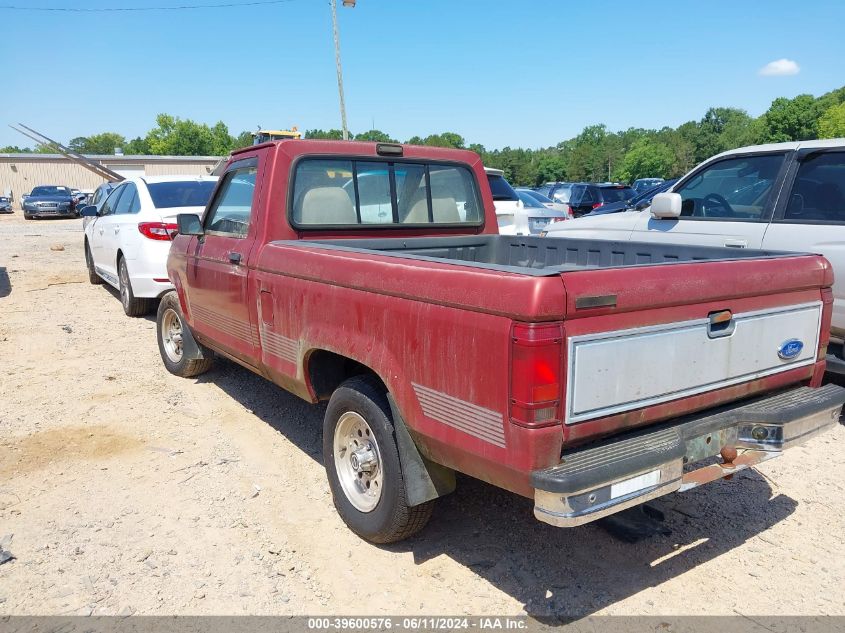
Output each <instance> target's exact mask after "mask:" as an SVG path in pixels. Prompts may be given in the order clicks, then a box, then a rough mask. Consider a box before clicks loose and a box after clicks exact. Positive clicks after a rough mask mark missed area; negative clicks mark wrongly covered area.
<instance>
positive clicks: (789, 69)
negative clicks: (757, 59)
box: [759, 57, 801, 77]
mask: <svg viewBox="0 0 845 633" xmlns="http://www.w3.org/2000/svg"><path fill="white" fill-rule="evenodd" d="M799 72H801V67H800V66H799V65H798V62H796V61H793V60H791V59H786V58H785V57H784V58H783V59H776V60H775V61H773V62H769V63H768V64H766V65H765V66H763V67H762V68H761V69H760V73H759V74H760V75H762V76H763V77H785V76H786V75H797V74H798V73H799Z"/></svg>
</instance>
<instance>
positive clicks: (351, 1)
mask: <svg viewBox="0 0 845 633" xmlns="http://www.w3.org/2000/svg"><path fill="white" fill-rule="evenodd" d="M331 5H332V30H333V31H334V58H335V62H336V63H337V92H338V94H339V95H340V124H341V126H342V128H343V140H344V141H348V140H349V129H348V128H347V127H346V103H345V102H344V100H343V69H342V68H341V66H340V35H338V31H337V0H331ZM343 6H345V7H354V6H355V0H343Z"/></svg>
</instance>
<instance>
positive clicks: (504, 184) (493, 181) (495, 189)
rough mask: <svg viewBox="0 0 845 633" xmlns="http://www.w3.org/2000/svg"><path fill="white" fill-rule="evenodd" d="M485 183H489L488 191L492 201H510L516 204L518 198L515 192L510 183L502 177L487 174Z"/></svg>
mask: <svg viewBox="0 0 845 633" xmlns="http://www.w3.org/2000/svg"><path fill="white" fill-rule="evenodd" d="M487 182H489V183H490V191H491V192H492V193H493V200H497V201H498V200H510V201H513V202H516V201H517V200H519V196H517V195H516V191H514V190H513V187H511V186H510V183H509V182H508V181H507V180H505V179H504V177H502V176H499V175H496V174H487Z"/></svg>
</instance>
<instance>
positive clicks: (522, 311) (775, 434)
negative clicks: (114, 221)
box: [86, 140, 845, 543]
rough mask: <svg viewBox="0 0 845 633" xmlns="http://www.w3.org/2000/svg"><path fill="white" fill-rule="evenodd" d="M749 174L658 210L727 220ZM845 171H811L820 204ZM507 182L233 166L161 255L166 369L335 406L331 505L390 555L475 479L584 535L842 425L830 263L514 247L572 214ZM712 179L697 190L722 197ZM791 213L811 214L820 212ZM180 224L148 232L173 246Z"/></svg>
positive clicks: (574, 246)
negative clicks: (258, 380)
mask: <svg viewBox="0 0 845 633" xmlns="http://www.w3.org/2000/svg"><path fill="white" fill-rule="evenodd" d="M783 158H784V160H786V158H785V156H784V157H783ZM783 167H785V168H787V171H788V169H789V166H788V165H787V163H784V165H783ZM750 168H751V165H750V164H744V165H743V166H735V171H734V172H732V173H731V174H728V173H724V174H721V177H722V178H721V179H722V180H724V183H723V185H724V187H720V188H719V191H721V192H722V193H721V194H720V197H719V198H716V197H714V196H709V197H708V198H707V200H706V201H702V200H701V199H700V198H699V197H698V194H696V195H690V196H689V198H688V200H679V199H675V198H671V196H677V195H679V194H674V193H670V194H658V195H657V196H655V199H654V201H653V203H652V208H653V209H654V210H655V211H656V213H657V214H658V216H659V217H661V218H670V217H671V216H672V214H673V213H674V214H675V216H676V219H677V216H678V215H680V213H681V210H682V207H684V206H685V205H687V206H689V207H690V208H691V209H692V210H693V211H695V210H698V209H700V208H701V209H703V210H704V211H706V213H703V214H701V215H700V217H708V214H709V213H710V212H711V211H712V212H714V213H715V212H718V213H720V214H724V213H727V208H726V206H725V204H726V203H730V200H731V199H732V196H730V195H729V192H730V191H733V188H736V187H738V188H739V189H745V188H746V187H748V186H750V187H751V189H750V191H751V192H754V193H748V194H747V195H748V196H749V197H750V198H752V199H756V198H757V197H758V196H759V195H763V194H762V193H759V194H758V192H759V189H758V188H757V187H755V186H754V177H753V173H752V171H749V169H750ZM771 168H772V166H771V165H769V166H767V167H765V169H763V171H766V172H767V173H768V170H770V169H771ZM829 168H830V166H829V164H828V163H824V164H823V165H822V166H818V167H816V168H815V169H814V170H813V171H811V172H809V173H807V174H806V180H807V182H808V183H812V184H808V185H807V194H808V196H809V195H810V194H809V190H810V189H811V188H813V187H816V186H820V185H819V184H818V183H819V178H820V177H821V174H819V173H818V171H819V170H822V171H825V172H826V171H827V170H829ZM761 169H762V168H761ZM777 173H779V174H780V173H782V172H780V171H778V172H777ZM500 177H501V173H496V172H491V170H487V172H486V173H485V170H484V169H483V167H482V165H481V161H480V159H479V157H478V156H477V155H476V154H474V153H472V152H468V151H463V150H451V149H443V148H431V147H414V146H403V145H394V144H386V143H356V142H344V141H316V140H300V141H281V142H279V143H267V144H264V145H259V146H255V147H250V148H244V149H242V150H238V151H236V152H234V154H233V155H232V158H231V160H230V161H229V162H228V163H227V166H226V169H225V172H224V173H223V174H222V176H221V177H220V182H219V184H218V186H217V187H216V189H215V191H214V193H213V195H212V197H211V199H210V201H209V202H208V204H207V206H206V208H205V211H204V212H203V213H202V215H201V216H198V215H197V213H196V212H194V210H191V211H190V212H189V213H179V214H178V215H177V216H176V218H175V220H176V225H177V227H178V232H177V234H176V236H175V238H174V239H173V241H172V243H170V242H169V241H167V242H165V241H163V242H162V243H163V244H166V245H167V246H168V247H169V255H168V259H167V272H166V273H165V276H166V277H167V278H168V279H169V280H170V281H172V282H173V284H174V286H175V289H174V290H173V291H172V292H167V293H166V294H165V295H164V296H163V297H162V299H161V302H160V304H159V307H158V312H157V318H156V333H157V340H158V346H159V351H160V354H161V358H162V362H163V364H164V366H165V367H166V369H167V370H168V371H170V372H171V373H173V374H175V375H177V376H182V377H192V376H196V375H199V374H202V373H204V372H206V371H208V369H209V368H210V367H211V365H212V363H213V360H214V357H215V356H216V355H219V356H223V357H226V358H229V359H232V360H234V361H236V362H238V363H239V364H241V365H243V366H244V367H246V368H249V369H250V370H252V371H254V372H256V373H258V374H260V375H262V376H264V377H266V378H267V379H269V380H271V381H273V382H274V383H275V384H277V385H279V386H281V387H283V388H285V389H287V390H289V391H291V392H292V393H294V394H296V395H298V396H300V397H302V398H303V399H305V400H307V401H309V402H312V403H316V402H319V401H327V406H326V409H325V415H324V420H323V434H322V436H323V460H324V465H325V469H326V474H327V478H328V484H329V488H330V489H331V492H332V497H333V500H334V504H335V508H336V509H337V511H338V513H339V515H340V517H341V518H342V519H343V521H344V522H345V523H346V524H347V525H348V526H349V528H350V529H351V530H353V531H354V532H355V533H357V534H359V535H360V536H362V537H363V538H365V539H367V540H369V541H372V542H376V543H388V542H392V541H398V540H401V539H404V538H408V537H409V536H411V535H413V534H414V533H416V532H417V531H419V530H420V529H422V528H423V526H424V525H425V523H426V522H427V520H428V518H429V517H430V516H431V513H432V504H433V503H434V501H435V500H436V499H437V498H438V497H440V496H443V495H445V494H449V493H450V492H452V491H453V490H454V488H455V486H456V477H455V473H456V472H461V473H464V474H466V475H470V476H473V477H477V478H480V479H483V480H484V481H486V482H488V483H490V484H493V485H496V486H500V487H502V488H505V489H507V490H510V491H512V492H515V493H518V494H521V495H524V496H526V497H528V498H530V499H532V500H533V503H534V516H535V517H536V518H537V519H539V520H541V521H544V522H546V523H550V524H552V525H555V526H559V527H571V526H576V525H580V524H583V523H586V522H589V521H592V520H595V519H598V518H601V517H604V516H607V515H609V514H612V513H614V512H618V511H620V510H622V509H625V508H629V507H631V506H634V505H636V504H639V503H643V502H644V501H646V500H649V499H653V498H655V497H657V496H661V495H664V494H668V493H670V492H675V491H681V490H687V489H690V488H693V487H695V486H698V485H701V484H705V483H709V482H711V481H715V480H717V479H720V478H722V477H726V476H732V475H733V474H734V473H736V472H738V471H739V470H742V469H744V468H749V467H753V466H755V465H757V464H759V463H761V462H763V461H765V460H768V459H771V458H772V457H776V456H778V455H780V454H781V453H782V452H783V451H784V450H787V449H789V448H791V447H792V446H794V445H796V444H798V443H800V442H802V441H804V440H805V439H807V438H809V437H811V436H813V435H816V434H818V433H821V432H823V431H825V430H828V429H830V428H832V427H833V426H835V425H836V424H837V421H838V418H839V414H840V412H841V408H842V404H843V402H845V389H843V388H842V387H839V386H836V385H826V386H824V387H822V386H821V384H822V377H823V372H824V367H825V362H824V350H825V349H826V347H827V342H828V331H827V328H826V327H825V326H826V324H827V323H828V320H829V319H830V314H831V305H830V302H829V293H830V290H829V286H830V284H831V283H832V279H833V277H832V271H831V268H830V264H829V263H828V262H827V261H825V259H824V258H822V257H820V256H817V255H811V254H801V253H775V252H772V251H762V250H754V249H745V250H728V249H725V248H712V247H707V246H697V245H689V244H687V245H673V244H666V243H653V244H650V245H649V244H639V243H638V244H630V245H627V244H621V245H620V244H618V243H617V244H612V245H611V244H610V243H609V242H607V241H603V240H601V239H572V240H568V241H567V242H566V243H565V244H563V243H555V241H554V240H552V239H548V238H541V237H535V236H530V235H528V236H523V235H515V234H511V235H501V234H500V231H499V225H500V224H502V223H503V221H504V224H505V226H506V227H514V228H516V229H519V226H518V225H519V223H520V222H521V221H522V220H521V219H520V216H522V219H525V220H530V219H531V218H537V217H547V216H542V215H534V214H540V213H551V212H553V211H552V210H551V209H549V208H548V207H547V206H545V205H544V204H543V203H540V202H538V203H537V204H538V205H539V206H533V203H532V202H530V201H533V200H535V199H534V198H533V197H530V196H527V195H523V196H522V197H520V196H519V195H518V194H517V193H516V192H513V189H512V188H511V187H510V186H509V185H507V183H504V182H503V179H502V180H499V178H500ZM690 178H691V179H692V180H686V179H682V181H681V182H680V183H679V185H680V186H681V187H683V185H684V182H690V183H692V184H691V185H690V186H691V187H693V188H696V187H697V188H698V191H699V193H700V192H701V191H704V189H707V186H705V185H708V186H709V185H710V184H713V181H712V180H711V176H706V177H702V178H701V179H698V177H697V176H696V175H695V174H693V175H692V176H691V177H690ZM726 178H727V180H725V179H726ZM799 180H800V179H799ZM130 185H131V183H129V184H126V185H122V186H121V188H122V189H123V193H121V191H120V189H121V188H119V189H118V190H116V191H115V192H113V193H112V194H111V195H110V197H109V200H110V199H111V197H112V196H115V197H116V198H118V200H117V206H123V205H124V199H125V197H126V196H127V195H128V196H130V202H129V203H126V204H128V207H127V208H128V209H129V210H130V211H131V210H132V209H135V208H136V207H137V206H138V204H137V203H136V202H135V200H136V197H137V196H138V195H139V194H140V189H138V190H137V191H133V190H132V189H131V187H130ZM505 185H507V186H505ZM149 187H152V185H151V184H150V185H149ZM701 187H704V189H701ZM130 192H131V193H130ZM362 192H364V195H363V196H362V195H361V193H362ZM694 193H695V192H694ZM150 194H151V197H152V198H154V197H155V196H154V195H153V194H152V192H150ZM491 194H492V195H491ZM814 194H817V195H818V196H823V195H824V196H830V195H831V194H830V193H829V192H816V191H815V190H814ZM661 196H664V198H662V199H661ZM665 196H670V198H665ZM494 198H498V200H494ZM689 200H694V201H695V202H689ZM723 200H724V202H723ZM496 202H506V203H508V204H509V205H510V206H507V207H504V206H502V207H499V206H497V205H496V204H495V203H496ZM515 202H520V203H522V207H519V206H518V205H515V204H514V203H515ZM107 204H108V200H107ZM751 204H752V206H753V202H752V203H751ZM794 204H795V208H796V209H798V210H799V211H800V213H802V214H804V213H806V214H807V215H808V216H810V217H815V216H814V214H815V213H816V211H815V209H816V207H814V206H812V205H814V204H818V201H817V200H813V201H810V200H809V199H805V200H802V201H801V202H800V204H799V202H795V203H794ZM140 206H142V207H143V204H141V205H140ZM733 208H734V211H736V212H737V213H739V212H740V211H742V212H743V213H749V214H750V213H751V211H750V210H749V209H747V208H743V209H738V208H736V207H733ZM86 211H87V210H86ZM138 212H139V213H140V210H139V211H138ZM171 212H172V209H171V211H167V213H168V214H169V213H171ZM151 213H152V212H151ZM156 213H159V212H156ZM160 213H161V217H160V218H157V219H156V220H153V219H152V217H151V218H150V221H158V220H159V219H160V221H161V222H162V223H163V226H158V225H157V226H156V230H160V231H161V233H160V234H161V235H162V236H165V235H170V234H171V227H170V222H172V219H171V217H170V216H169V215H167V216H166V215H165V212H160ZM636 215H638V214H636V213H619V214H615V215H609V216H605V217H607V218H610V219H614V218H616V217H617V216H628V217H635V216H636ZM102 219H103V218H102V217H99V218H98V219H97V220H96V222H94V223H92V225H89V226H88V227H87V228H86V239H96V238H95V237H94V236H95V235H97V234H98V231H99V230H100V229H101V228H103V227H98V224H99V223H100V221H101V220H102ZM588 221H589V220H587V219H581V220H568V221H563V222H555V223H550V224H549V225H548V229H549V233H551V232H552V231H551V229H554V228H556V227H565V226H570V225H571V226H573V227H574V226H577V225H578V224H580V223H587V222H588ZM661 221H667V220H661ZM668 221H670V222H671V220H668ZM107 227H108V225H106V230H105V231H104V234H109V230H108V228H107ZM138 227H139V229H140V227H141V224H139V225H138ZM129 232H130V233H131V232H132V231H131V230H130V231H129ZM142 232H143V231H142ZM561 235H562V236H563V235H564V234H563V233H561ZM109 252H110V253H112V254H113V253H114V251H113V250H111V251H109ZM107 259H108V258H107ZM119 261H120V260H119V259H118V264H117V268H118V269H120V268H121V266H120V264H119ZM89 262H90V258H89ZM106 265H108V266H114V262H113V261H108V262H107V264H102V266H101V268H102V269H103V270H105V266H106ZM89 270H90V268H89ZM108 273H109V274H110V275H111V274H113V273H111V271H108ZM94 274H95V275H96V274H99V273H98V271H97V264H95V267H94ZM117 277H118V278H117V283H118V284H122V285H123V287H125V286H126V284H124V283H123V282H122V280H121V275H120V274H119V273H118V274H117ZM691 280H694V282H695V283H691V282H690V281H691ZM92 281H96V277H93V276H92ZM121 294H122V295H123V293H121ZM691 359H693V360H691ZM805 471H806V472H805V473H804V476H805V477H807V479H808V480H812V472H813V469H812V464H811V463H810V464H808V465H807V467H806V469H805ZM738 483H739V485H741V484H742V479H741V478H740V479H739V481H738ZM717 511H718V512H726V513H727V512H731V509H730V508H722V509H719V510H717ZM740 516H741V511H737V517H740Z"/></svg>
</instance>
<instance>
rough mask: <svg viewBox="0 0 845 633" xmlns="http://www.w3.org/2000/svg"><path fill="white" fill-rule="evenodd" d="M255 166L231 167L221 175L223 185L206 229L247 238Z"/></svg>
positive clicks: (209, 214)
mask: <svg viewBox="0 0 845 633" xmlns="http://www.w3.org/2000/svg"><path fill="white" fill-rule="evenodd" d="M257 173H258V168H257V167H254V166H250V167H241V168H236V169H233V170H232V171H229V172H227V173H226V175H225V176H224V177H223V184H222V185H221V186H220V191H219V193H218V195H217V197H216V198H215V199H214V202H213V203H212V205H211V208H210V209H209V211H208V217H207V218H206V222H205V230H206V231H208V232H211V233H221V234H224V235H229V236H232V237H246V234H247V231H248V230H249V221H250V217H251V216H252V198H253V194H254V193H255V176H256V174H257Z"/></svg>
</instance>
